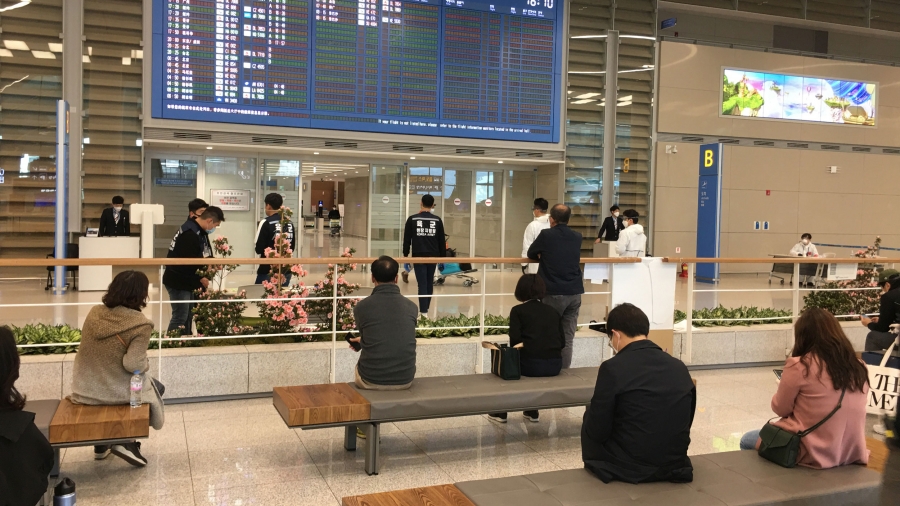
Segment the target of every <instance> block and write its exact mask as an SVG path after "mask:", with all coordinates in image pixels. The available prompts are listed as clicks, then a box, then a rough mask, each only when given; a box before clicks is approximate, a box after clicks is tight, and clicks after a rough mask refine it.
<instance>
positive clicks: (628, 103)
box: [616, 100, 631, 107]
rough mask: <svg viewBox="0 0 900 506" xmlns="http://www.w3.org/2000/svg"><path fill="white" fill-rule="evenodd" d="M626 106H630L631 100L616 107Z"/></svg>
mask: <svg viewBox="0 0 900 506" xmlns="http://www.w3.org/2000/svg"><path fill="white" fill-rule="evenodd" d="M628 105H631V100H629V101H628V102H619V103H618V104H616V107H625V106H628Z"/></svg>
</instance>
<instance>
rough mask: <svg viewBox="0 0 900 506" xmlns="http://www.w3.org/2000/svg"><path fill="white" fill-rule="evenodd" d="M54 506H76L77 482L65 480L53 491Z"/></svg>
mask: <svg viewBox="0 0 900 506" xmlns="http://www.w3.org/2000/svg"><path fill="white" fill-rule="evenodd" d="M53 506H75V482H74V481H72V480H71V479H70V478H64V479H63V480H61V481H60V482H59V483H57V484H56V487H55V488H54V489H53Z"/></svg>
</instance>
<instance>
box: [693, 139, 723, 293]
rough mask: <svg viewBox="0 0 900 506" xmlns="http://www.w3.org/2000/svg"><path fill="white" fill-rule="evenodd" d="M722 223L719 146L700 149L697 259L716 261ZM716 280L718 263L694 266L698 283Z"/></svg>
mask: <svg viewBox="0 0 900 506" xmlns="http://www.w3.org/2000/svg"><path fill="white" fill-rule="evenodd" d="M721 222H722V145H721V144H703V145H702V146H700V179H699V181H698V184H697V256H698V257H706V258H717V257H718V256H719V235H720V232H721V230H720V228H721ZM718 279H719V264H699V263H698V264H697V280H698V281H709V282H714V281H716V280H718Z"/></svg>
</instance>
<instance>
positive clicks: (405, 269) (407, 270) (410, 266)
mask: <svg viewBox="0 0 900 506" xmlns="http://www.w3.org/2000/svg"><path fill="white" fill-rule="evenodd" d="M403 270H404V271H406V272H409V271H411V270H412V265H410V264H403Z"/></svg>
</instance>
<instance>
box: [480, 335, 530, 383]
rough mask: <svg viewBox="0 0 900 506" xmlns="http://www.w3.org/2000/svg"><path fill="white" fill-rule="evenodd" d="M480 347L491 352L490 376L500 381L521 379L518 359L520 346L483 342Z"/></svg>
mask: <svg viewBox="0 0 900 506" xmlns="http://www.w3.org/2000/svg"><path fill="white" fill-rule="evenodd" d="M481 346H483V347H484V348H487V349H489V350H491V374H494V375H496V376H498V377H500V379H502V380H517V379H519V378H521V377H522V365H521V363H520V357H519V355H520V354H519V348H521V347H522V345H521V344H517V345H516V346H509V345H508V344H498V343H488V342H483V343H481Z"/></svg>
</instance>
